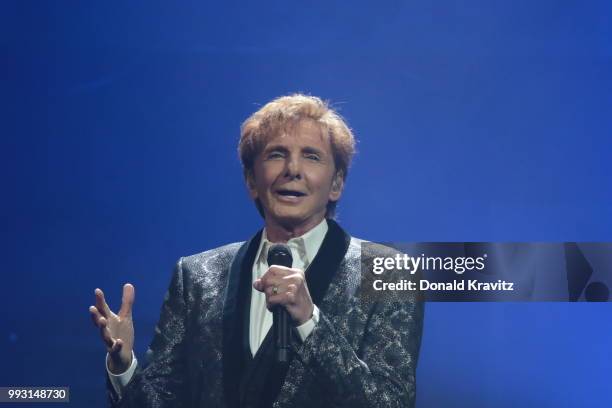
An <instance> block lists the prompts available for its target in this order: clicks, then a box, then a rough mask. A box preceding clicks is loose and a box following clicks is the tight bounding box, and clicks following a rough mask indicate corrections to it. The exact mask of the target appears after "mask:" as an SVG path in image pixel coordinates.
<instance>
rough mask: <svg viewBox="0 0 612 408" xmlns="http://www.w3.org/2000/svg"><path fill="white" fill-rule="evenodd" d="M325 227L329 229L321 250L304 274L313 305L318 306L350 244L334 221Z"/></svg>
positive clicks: (330, 221) (348, 237)
mask: <svg viewBox="0 0 612 408" xmlns="http://www.w3.org/2000/svg"><path fill="white" fill-rule="evenodd" d="M327 225H328V227H329V229H328V230H327V234H325V238H324V239H323V243H322V244H321V248H320V249H319V252H317V255H316V256H315V258H314V259H313V261H312V263H311V264H310V266H309V267H308V270H307V273H306V284H307V285H308V290H309V291H310V296H311V297H312V301H313V303H314V304H315V305H318V304H320V303H321V301H322V300H323V297H325V293H326V292H327V288H328V287H329V285H330V283H331V281H332V279H333V278H334V275H335V274H336V271H337V270H338V266H340V263H341V262H342V260H343V259H344V256H345V255H346V251H347V250H348V247H349V244H350V242H351V237H350V235H348V234H347V233H346V232H345V231H344V230H343V229H342V228H340V226H339V225H338V224H337V223H336V222H335V221H334V220H327Z"/></svg>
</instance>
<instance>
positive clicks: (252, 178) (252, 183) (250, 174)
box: [244, 170, 258, 200]
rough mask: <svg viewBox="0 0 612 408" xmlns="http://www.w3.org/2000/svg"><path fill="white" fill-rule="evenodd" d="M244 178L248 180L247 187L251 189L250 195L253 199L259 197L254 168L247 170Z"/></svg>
mask: <svg viewBox="0 0 612 408" xmlns="http://www.w3.org/2000/svg"><path fill="white" fill-rule="evenodd" d="M244 179H245V181H246V185H247V189H248V190H249V195H250V196H251V198H252V199H253V200H256V199H257V198H258V197H257V188H256V185H255V175H254V174H253V170H246V171H245V172H244Z"/></svg>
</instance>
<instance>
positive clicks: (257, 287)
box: [253, 279, 264, 292]
mask: <svg viewBox="0 0 612 408" xmlns="http://www.w3.org/2000/svg"><path fill="white" fill-rule="evenodd" d="M253 288H255V290H256V291H258V292H263V291H264V287H263V283H262V281H261V279H255V282H253Z"/></svg>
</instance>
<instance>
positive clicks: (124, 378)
mask: <svg viewBox="0 0 612 408" xmlns="http://www.w3.org/2000/svg"><path fill="white" fill-rule="evenodd" d="M327 230H328V226H327V221H326V220H325V219H323V221H321V222H320V223H319V224H318V225H317V226H316V227H314V228H313V229H311V230H310V231H308V232H307V233H305V234H304V235H301V236H299V237H296V238H291V239H290V240H289V241H287V246H289V248H290V250H291V255H292V256H293V268H298V269H302V270H303V271H305V273H308V266H310V263H311V262H312V260H313V259H314V257H315V255H316V254H317V252H319V248H321V244H322V243H323V239H324V238H325V234H327ZM271 245H273V243H271V242H270V241H268V239H267V234H266V230H265V229H264V231H263V234H262V236H261V241H260V243H259V248H258V250H257V254H256V255H255V262H254V263H253V275H252V277H253V281H255V279H258V278H260V277H261V276H263V274H264V273H266V271H267V270H268V261H267V258H268V250H269V249H270V246H271ZM251 290H252V292H251V311H250V316H249V344H250V346H251V354H252V355H253V356H254V355H255V353H257V350H259V347H260V346H261V343H262V342H263V341H264V339H265V337H266V335H267V333H268V331H269V330H270V328H271V327H272V312H270V311H269V310H268V308H267V307H266V295H265V293H262V292H259V291H257V290H255V289H254V288H252V289H251ZM318 322H319V308H318V307H317V306H316V305H314V310H313V313H312V317H311V318H310V320H308V321H307V322H305V323H304V324H302V325H300V326H298V327H296V329H297V331H298V334H299V335H300V338H301V339H302V341H304V340H306V338H307V337H308V336H309V335H310V333H312V331H313V329H314V328H315V326H316V324H317V323H318ZM106 359H107V362H106V371H107V373H108V377H109V379H110V382H111V384H112V385H113V388H114V389H115V391H116V392H117V394H118V395H121V390H122V389H123V387H125V386H126V385H127V384H128V383H129V382H130V380H131V379H132V376H133V375H134V372H135V371H136V367H137V365H138V361H137V360H136V355H135V354H134V352H133V351H132V364H131V365H130V367H129V368H128V369H127V370H126V371H125V372H124V373H121V374H113V373H111V372H110V370H109V369H108V353H107V355H106Z"/></svg>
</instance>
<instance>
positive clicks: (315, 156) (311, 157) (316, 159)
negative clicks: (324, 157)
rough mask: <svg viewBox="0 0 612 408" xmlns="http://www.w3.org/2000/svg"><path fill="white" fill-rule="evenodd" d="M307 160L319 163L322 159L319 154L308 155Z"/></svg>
mask: <svg viewBox="0 0 612 408" xmlns="http://www.w3.org/2000/svg"><path fill="white" fill-rule="evenodd" d="M306 158H307V159H309V160H314V161H319V160H321V158H320V157H319V155H317V154H307V155H306Z"/></svg>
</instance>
